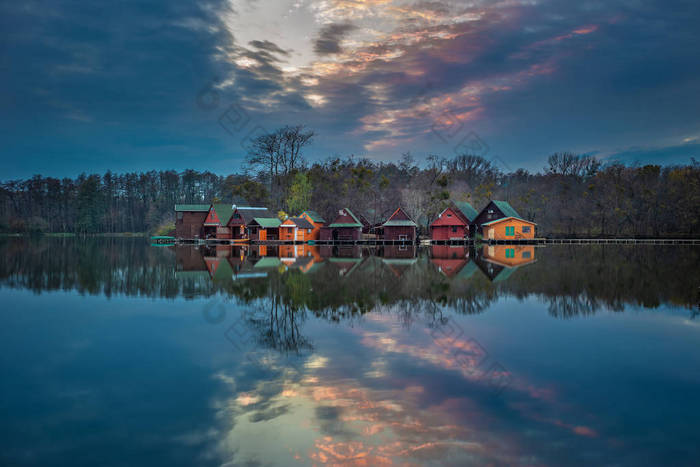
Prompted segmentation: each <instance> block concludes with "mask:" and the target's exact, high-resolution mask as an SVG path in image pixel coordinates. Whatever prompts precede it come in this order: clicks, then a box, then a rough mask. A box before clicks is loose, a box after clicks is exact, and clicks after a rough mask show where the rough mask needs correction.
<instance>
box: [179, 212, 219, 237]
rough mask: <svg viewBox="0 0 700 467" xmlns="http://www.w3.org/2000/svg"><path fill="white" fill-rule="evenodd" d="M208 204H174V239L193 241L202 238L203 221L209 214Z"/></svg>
mask: <svg viewBox="0 0 700 467" xmlns="http://www.w3.org/2000/svg"><path fill="white" fill-rule="evenodd" d="M210 207H211V205H209V204H176V205H175V237H177V238H182V239H187V240H194V239H196V238H203V237H204V220H205V219H206V218H207V214H208V213H209V208H210Z"/></svg>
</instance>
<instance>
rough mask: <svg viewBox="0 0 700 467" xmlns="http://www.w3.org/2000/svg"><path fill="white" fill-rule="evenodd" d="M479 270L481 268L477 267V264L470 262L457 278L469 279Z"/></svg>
mask: <svg viewBox="0 0 700 467" xmlns="http://www.w3.org/2000/svg"><path fill="white" fill-rule="evenodd" d="M478 269H479V267H478V266H477V265H476V263H475V262H474V261H473V260H472V261H469V262H468V263H467V264H466V266H464V267H463V268H462V269H461V270H460V271H459V273H458V274H457V276H455V277H457V278H459V279H469V278H470V277H472V276H473V275H474V273H475V272H476V271H477V270H478Z"/></svg>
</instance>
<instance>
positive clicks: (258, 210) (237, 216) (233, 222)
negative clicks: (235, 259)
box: [228, 206, 277, 238]
mask: <svg viewBox="0 0 700 467" xmlns="http://www.w3.org/2000/svg"><path fill="white" fill-rule="evenodd" d="M255 217H261V218H276V217H277V216H275V215H274V214H272V212H271V211H270V210H269V209H267V208H264V207H254V206H236V207H235V209H234V210H233V215H232V216H231V219H230V220H229V222H228V226H229V227H231V234H232V235H233V238H249V235H248V222H250V221H251V220H253V219H254V218H255Z"/></svg>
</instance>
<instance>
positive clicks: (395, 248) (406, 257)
mask: <svg viewBox="0 0 700 467" xmlns="http://www.w3.org/2000/svg"><path fill="white" fill-rule="evenodd" d="M417 261H418V258H417V257H416V246H415V245H385V246H384V248H383V251H382V262H383V263H384V264H385V265H386V266H387V267H388V268H389V270H390V271H391V272H393V273H394V275H396V277H401V276H402V275H403V274H404V273H405V272H406V271H407V270H409V269H410V268H411V267H412V266H413V265H414V264H416V262H417Z"/></svg>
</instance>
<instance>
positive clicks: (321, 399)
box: [0, 238, 700, 466]
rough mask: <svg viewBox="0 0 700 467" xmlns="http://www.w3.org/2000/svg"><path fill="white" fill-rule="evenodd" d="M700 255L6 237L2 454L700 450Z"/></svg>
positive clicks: (670, 454)
mask: <svg viewBox="0 0 700 467" xmlns="http://www.w3.org/2000/svg"><path fill="white" fill-rule="evenodd" d="M699 265H700V248H698V247H692V246H663V247H658V246H656V247H655V246H646V245H645V246H634V245H557V246H546V247H534V246H517V247H509V246H504V245H498V246H492V247H489V246H478V247H476V248H469V247H449V246H434V247H430V248H420V249H416V248H414V247H400V246H391V247H389V246H387V247H385V248H379V249H370V248H361V247H313V246H308V245H306V246H302V245H298V246H279V247H276V246H258V247H250V248H245V249H241V248H233V247H228V246H227V247H224V246H218V247H204V246H200V247H194V246H172V247H156V246H150V245H149V244H148V242H147V241H146V240H144V239H138V238H133V239H129V238H121V239H110V238H89V239H79V238H65V239H60V238H43V239H34V240H32V239H16V238H15V239H2V240H0V294H1V296H2V303H3V306H2V311H1V312H0V339H1V342H2V352H1V353H0V362H1V363H0V369H1V370H2V375H3V377H2V380H1V382H0V395H1V396H2V398H1V400H2V402H1V403H2V423H1V424H0V430H2V434H1V435H2V440H3V442H2V448H1V450H0V463H1V464H3V465H42V466H46V465H67V464H70V465H90V466H93V465H135V464H149V465H169V466H173V465H282V466H292V465H310V464H313V465H326V464H328V465H394V464H397V465H455V466H463V465H482V464H490V465H530V466H534V465H563V464H566V465H586V466H590V465H619V466H627V465H629V466H632V465H635V466H636V465H660V464H670V465H691V464H697V462H698V458H699V455H700V443H699V442H698V441H700V440H699V438H700V437H699V436H698V434H697V433H698V422H699V421H700V317H698V316H697V315H698V313H699V312H700V310H699V308H698V304H699V303H700V289H699V287H700V268H699V267H698V266H699Z"/></svg>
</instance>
